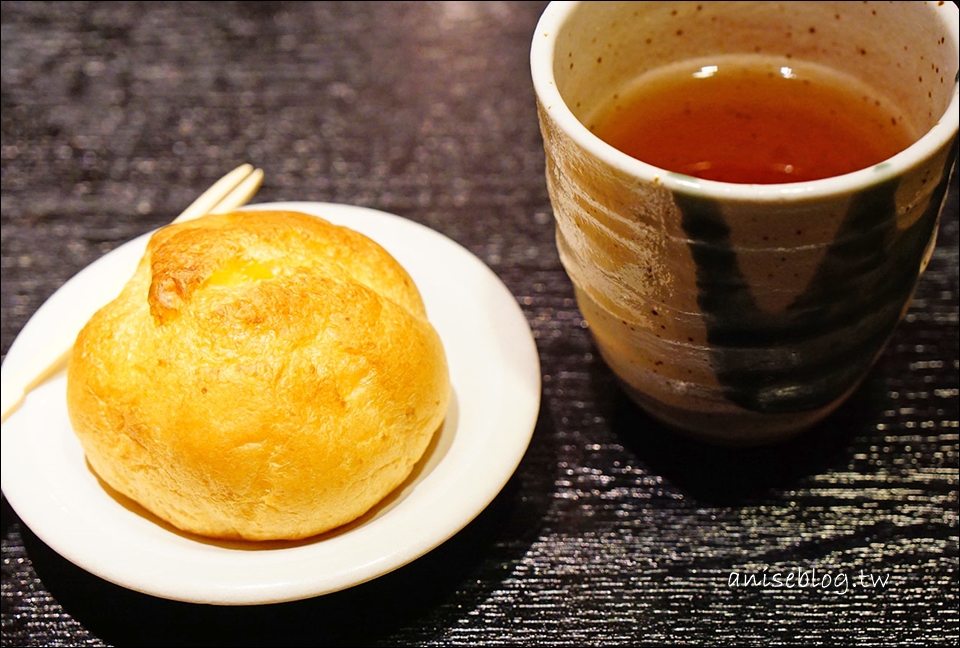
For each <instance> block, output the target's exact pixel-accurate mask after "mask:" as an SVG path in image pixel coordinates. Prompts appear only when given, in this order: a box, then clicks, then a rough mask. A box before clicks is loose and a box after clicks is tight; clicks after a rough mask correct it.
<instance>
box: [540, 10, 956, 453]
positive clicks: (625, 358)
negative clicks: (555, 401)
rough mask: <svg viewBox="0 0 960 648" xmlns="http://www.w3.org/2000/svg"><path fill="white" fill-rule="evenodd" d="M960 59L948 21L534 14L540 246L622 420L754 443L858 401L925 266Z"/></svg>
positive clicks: (947, 160) (852, 14) (872, 16)
mask: <svg viewBox="0 0 960 648" xmlns="http://www.w3.org/2000/svg"><path fill="white" fill-rule="evenodd" d="M958 46H960V27H958V11H957V6H956V5H955V4H953V3H943V2H939V3H938V2H892V3H889V2H883V3H881V2H864V3H849V2H703V3H697V2H552V3H550V5H548V7H547V9H546V10H545V11H544V13H543V15H542V17H541V19H540V21H539V23H538V26H537V29H536V32H535V34H534V37H533V43H532V47H531V71H532V77H533V83H534V89H535V91H536V95H537V104H538V111H539V119H540V126H541V133H542V136H543V143H544V149H545V153H546V176H547V187H548V191H549V194H550V200H551V203H552V206H553V211H554V216H555V220H556V236H557V246H558V250H559V253H560V258H561V260H562V262H563V265H564V268H565V269H566V271H567V273H568V275H569V276H570V278H571V281H572V283H573V287H574V291H575V295H576V298H577V304H578V306H579V308H580V310H581V312H582V314H583V316H584V318H585V320H586V321H587V323H588V324H589V327H590V330H591V332H592V334H593V337H594V339H595V341H596V345H597V348H598V350H599V352H600V353H601V355H602V357H603V358H604V360H605V362H606V363H607V364H608V365H609V366H610V368H611V369H612V370H613V372H614V374H615V375H616V376H617V378H618V379H619V381H620V383H621V384H622V386H623V388H624V390H625V392H626V393H627V394H628V395H629V396H630V397H631V398H632V399H633V400H634V401H635V402H636V403H638V404H639V405H640V406H641V407H642V408H644V409H645V410H647V411H648V412H649V413H650V414H651V415H653V416H654V417H656V418H658V419H660V420H661V421H663V422H665V423H666V424H668V425H669V426H671V427H674V428H677V429H680V430H684V431H687V432H691V433H694V434H697V435H702V436H705V437H707V438H710V439H714V440H718V441H722V442H731V443H759V442H768V441H771V440H775V439H778V438H782V437H784V436H786V435H789V434H792V433H795V432H797V431H799V430H802V429H804V428H807V427H809V426H811V425H813V424H814V423H816V422H817V421H819V420H821V419H822V418H824V417H825V416H827V415H828V414H829V413H830V412H831V411H833V410H834V409H835V408H836V407H837V406H839V405H840V404H841V403H842V402H843V401H844V400H845V399H846V398H847V397H848V396H849V395H850V394H851V393H852V392H853V391H854V390H855V389H856V388H857V386H858V385H859V384H860V383H861V381H862V380H863V379H864V377H865V376H866V375H867V374H868V372H869V370H870V368H871V366H872V365H873V364H874V363H875V361H876V359H877V358H878V356H879V355H880V353H881V352H882V351H883V349H884V347H885V345H886V343H887V341H888V340H889V338H890V336H891V334H892V332H893V330H894V329H895V327H896V325H897V323H898V322H899V321H900V319H901V318H902V317H903V315H904V314H905V312H906V310H907V309H908V308H909V305H910V301H911V298H912V295H913V292H914V290H915V288H916V285H917V282H918V280H919V277H920V275H921V273H922V271H923V269H924V267H925V266H926V263H927V261H928V260H929V258H930V254H931V253H932V251H933V247H934V242H935V237H936V231H937V225H938V222H939V217H940V212H941V209H942V206H943V201H944V197H945V195H946V191H947V187H948V185H949V179H950V176H951V174H952V173H953V169H954V166H955V162H956V158H957V125H958V117H960V98H958V83H957V75H958V52H960V47H958Z"/></svg>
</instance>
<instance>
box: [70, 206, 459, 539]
mask: <svg viewBox="0 0 960 648" xmlns="http://www.w3.org/2000/svg"><path fill="white" fill-rule="evenodd" d="M449 398H450V382H449V375H448V369H447V364H446V358H445V355H444V350H443V347H442V345H441V341H440V338H439V337H438V335H437V333H436V331H435V330H434V329H433V327H432V326H431V324H430V323H429V322H428V320H427V317H426V312H425V310H424V305H423V302H422V300H421V298H420V294H419V292H418V290H417V288H416V286H415V285H414V282H413V280H412V279H411V277H410V276H409V275H408V274H407V272H406V271H405V270H404V269H403V268H402V267H401V266H400V265H399V263H397V261H396V260H395V259H394V258H393V257H392V256H390V255H389V254H388V253H387V252H386V251H385V250H384V249H383V248H381V247H380V246H379V245H377V244H376V243H374V242H373V241H371V240H370V239H369V238H367V237H365V236H363V235H361V234H359V233H358V232H355V231H353V230H350V229H348V228H345V227H339V226H336V225H332V224H330V223H328V222H327V221H325V220H322V219H320V218H316V217H313V216H309V215H306V214H301V213H296V212H283V211H261V212H255V211H243V212H235V213H230V214H224V215H215V216H206V217H203V218H200V219H197V220H194V221H189V222H185V223H181V224H176V225H170V226H168V227H165V228H163V229H161V230H159V231H157V232H156V233H155V234H154V235H153V236H152V238H151V239H150V242H149V244H148V246H147V250H146V253H145V255H144V257H143V259H142V260H141V261H140V264H139V267H138V268H137V271H136V274H135V275H134V276H133V278H132V279H131V280H130V281H129V283H128V284H127V285H126V286H125V287H124V289H123V291H122V293H121V294H120V296H119V297H118V298H117V299H116V300H115V301H113V302H111V303H110V304H109V305H107V306H105V307H104V308H103V309H101V310H100V311H99V312H98V313H97V314H96V315H94V317H93V318H92V319H91V320H90V321H89V323H87V325H86V326H85V327H84V328H83V330H82V331H81V333H80V335H79V336H78V338H77V341H76V344H75V346H74V350H73V353H72V355H71V358H70V363H69V368H68V373H67V406H68V411H69V414H70V419H71V422H72V423H73V427H74V430H75V431H76V434H77V436H78V437H79V439H80V443H81V444H82V446H83V449H84V452H85V453H86V456H87V459H88V461H89V463H90V465H91V466H92V468H93V469H94V470H95V471H96V473H97V474H98V475H99V476H100V477H101V478H102V479H103V481H105V482H106V483H107V484H108V485H110V486H111V487H113V488H114V489H116V490H117V491H119V492H120V493H122V494H123V495H126V496H128V497H130V498H131V499H133V500H134V501H136V502H138V503H140V504H141V505H142V506H144V507H145V508H147V509H148V510H150V511H152V512H153V513H154V514H156V515H157V516H159V517H160V518H162V519H163V520H166V521H167V522H169V523H170V524H172V525H174V526H176V527H178V528H180V529H183V530H185V531H189V532H192V533H195V534H200V535H203V536H209V537H214V538H223V539H248V540H275V539H299V538H304V537H308V536H311V535H314V534H318V533H321V532H323V531H327V530H329V529H333V528H335V527H337V526H340V525H342V524H345V523H347V522H350V521H351V520H354V519H356V518H357V517H359V516H361V515H362V514H363V513H365V512H366V511H368V510H369V509H370V508H371V507H372V506H374V505H375V504H376V503H377V502H379V501H380V500H381V499H383V498H384V497H385V496H386V495H387V494H388V493H390V491H392V490H393V489H394V488H396V487H397V486H398V485H399V484H400V483H401V482H403V481H404V479H405V478H406V477H407V476H408V475H409V474H410V472H411V470H412V468H413V466H414V464H416V463H417V461H418V460H419V459H420V457H421V455H422V454H423V453H424V451H425V449H426V448H427V446H428V444H429V442H430V440H431V438H432V436H433V435H434V433H435V432H436V431H437V430H438V428H439V426H440V425H441V423H442V421H443V418H444V416H445V413H446V410H447V404H448V401H449Z"/></svg>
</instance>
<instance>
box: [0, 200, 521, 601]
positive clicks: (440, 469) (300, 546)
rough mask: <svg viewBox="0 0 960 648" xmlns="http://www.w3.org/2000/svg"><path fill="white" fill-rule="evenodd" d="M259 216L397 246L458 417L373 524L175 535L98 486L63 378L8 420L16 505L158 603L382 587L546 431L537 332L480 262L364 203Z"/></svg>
mask: <svg viewBox="0 0 960 648" xmlns="http://www.w3.org/2000/svg"><path fill="white" fill-rule="evenodd" d="M247 208H248V209H288V210H295V211H301V212H305V213H309V214H314V215H317V216H322V217H323V218H326V219H327V220H329V221H331V222H334V223H338V224H341V225H347V226H349V227H351V228H353V229H355V230H357V231H359V232H361V233H363V234H366V235H367V236H369V237H370V238H372V239H373V240H375V241H377V242H378V243H380V244H381V245H382V246H383V247H384V248H386V249H387V251H389V252H390V253H391V254H392V255H393V256H394V257H395V258H396V259H397V260H398V261H399V262H400V263H401V264H402V265H403V266H404V267H405V268H406V269H407V271H408V272H409V273H410V275H411V276H412V277H413V279H414V281H415V282H416V283H417V286H418V287H419V289H420V292H421V294H422V296H423V300H424V303H425V304H426V308H427V313H428V316H429V318H430V321H431V322H432V323H433V325H434V327H435V328H436V329H437V332H438V333H439V334H440V338H441V339H442V340H443V344H444V348H445V350H446V352H447V359H448V362H449V366H450V377H451V382H452V385H453V398H452V401H451V407H450V411H449V413H448V416H447V419H446V421H445V423H444V425H443V427H442V429H441V430H440V431H439V432H438V434H437V435H436V437H435V438H434V440H433V442H432V444H431V446H430V448H429V449H428V450H427V453H426V455H425V456H424V458H423V459H422V460H421V461H420V463H419V464H418V465H417V467H416V468H415V470H414V472H413V474H412V475H411V476H410V478H409V479H408V480H407V481H406V482H405V483H404V484H402V485H401V486H400V487H399V488H398V489H397V490H396V491H394V492H393V493H392V494H391V495H389V496H388V497H387V498H386V499H385V500H384V501H383V502H381V503H380V504H379V505H378V506H377V507H376V508H375V509H374V510H372V511H370V512H369V513H368V514H366V515H365V516H363V517H362V518H361V519H359V520H357V521H355V522H353V523H351V524H349V525H347V526H345V527H342V528H340V529H337V530H335V531H332V532H329V533H326V534H323V535H320V536H316V537H314V538H311V539H308V540H305V541H299V542H271V543H262V544H260V543H243V542H218V541H211V540H207V539H203V538H199V537H197V536H192V535H189V534H185V533H181V532H179V531H177V530H176V529H174V528H173V527H171V526H169V525H167V524H166V523H164V522H162V521H160V520H159V519H158V518H156V517H154V516H153V515H151V514H150V513H148V512H147V511H145V510H144V509H142V508H141V507H139V506H138V505H137V504H135V503H133V502H132V501H131V500H129V499H127V498H125V497H123V496H121V495H119V494H117V493H115V492H112V491H111V489H110V488H109V487H107V486H106V485H105V484H104V483H103V482H101V481H100V480H99V479H98V478H97V477H96V475H95V474H94V473H93V472H92V471H91V469H90V467H89V466H88V464H87V463H86V460H85V459H84V456H83V451H82V449H81V448H80V444H79V442H78V441H77V440H76V437H75V436H74V434H73V430H72V429H71V426H70V422H69V418H68V416H67V410H66V396H65V390H66V376H65V373H64V372H61V373H60V374H59V375H57V376H55V377H53V378H52V379H51V380H49V381H48V382H46V383H44V384H43V385H41V386H40V387H38V388H37V389H36V390H34V391H33V392H32V393H30V394H29V395H28V396H27V398H26V399H25V401H24V403H23V405H22V406H21V408H20V409H19V410H18V411H16V412H14V413H13V414H12V415H11V416H10V418H9V419H7V421H6V422H5V423H4V424H3V432H2V447H0V465H2V471H0V475H2V487H3V493H4V495H5V496H6V498H7V500H8V501H9V503H10V505H11V506H12V507H13V509H14V510H15V511H16V512H17V514H18V515H19V516H20V518H21V519H22V520H23V522H24V523H25V524H27V525H28V526H29V527H30V529H31V530H32V531H33V532H34V533H35V534H36V535H37V536H38V537H39V538H40V539H41V540H43V541H44V542H45V543H46V544H47V545H49V546H50V547H51V548H52V549H54V550H55V551H57V552H58V553H59V554H60V555H62V556H63V557H64V558H66V559H68V560H70V561H71V562H73V563H75V564H76V565H78V566H80V567H82V568H83V569H85V570H87V571H89V572H91V573H93V574H95V575H97V576H99V577H101V578H104V579H106V580H108V581H110V582H113V583H116V584H118V585H121V586H124V587H127V588H130V589H132V590H136V591H139V592H144V593H146V594H151V595H154V596H159V597H163V598H169V599H174V600H180V601H187V602H194V603H208V604H220V605H250V604H261V603H276V602H282V601H291V600H297V599H302V598H308V597H311V596H317V595H321V594H326V593H330V592H335V591H338V590H342V589H345V588H348V587H351V586H353V585H357V584H360V583H363V582H366V581H369V580H372V579H374V578H377V577H378V576H382V575H383V574H386V573H388V572H391V571H393V570H395V569H397V568H399V567H401V566H403V565H405V564H407V563H409V562H411V561H413V560H416V559H417V558H419V557H421V556H423V555H424V554H426V553H428V552H429V551H430V550H432V549H434V548H435V547H437V546H438V545H440V544H442V543H443V542H445V541H446V540H448V539H449V538H451V537H452V536H453V535H454V534H456V533H457V532H458V531H459V530H460V529H462V528H463V527H464V526H466V525H467V524H468V523H469V522H470V521H471V520H473V518H474V517H476V516H477V515H478V514H479V513H480V512H481V511H482V510H483V509H484V508H485V507H486V506H487V505H488V504H489V503H490V502H491V501H492V500H493V498H494V497H496V495H497V493H499V492H500V490H501V489H502V488H503V486H504V485H505V484H506V482H507V480H509V478H510V476H511V475H512V474H513V472H514V470H515V469H516V467H517V465H518V464H519V462H520V459H521V458H522V457H523V454H524V452H525V451H526V449H527V446H528V444H529V442H530V438H531V436H532V434H533V429H534V427H535V425H536V420H537V414H538V412H539V406H540V365H539V359H538V356H537V350H536V345H535V343H534V341H533V337H532V335H531V332H530V328H529V325H528V323H527V321H526V318H525V317H524V315H523V312H522V311H521V310H520V307H519V306H518V304H517V302H516V300H515V299H514V297H513V295H512V294H511V293H510V291H509V290H508V289H507V288H506V286H504V285H503V283H502V282H501V281H500V280H499V279H498V278H497V276H496V275H495V274H494V273H493V272H492V271H491V270H490V269H489V268H488V267H487V266H486V265H484V264H483V263H482V262H481V261H480V260H479V259H477V258H476V257H475V256H473V255H472V254H471V253H470V252H469V251H467V250H466V249H464V248H463V247H461V246H460V245H458V244H457V243H455V242H453V241H451V240H450V239H448V238H446V237H444V236H443V235H442V234H440V233H438V232H436V231H434V230H431V229H429V228H427V227H424V226H422V225H420V224H417V223H415V222H413V221H410V220H408V219H404V218H401V217H399V216H395V215H392V214H387V213H384V212H380V211H376V210H372V209H367V208H363V207H354V206H349V205H336V204H328V203H312V202H290V203H268V204H259V205H250V206H248V207H247ZM148 238H149V234H145V235H143V236H140V237H138V238H137V239H134V240H133V241H130V242H129V243H126V244H125V245H123V246H121V247H119V248H118V249H116V250H114V251H113V252H111V253H109V254H107V255H106V256H104V257H103V258H101V259H99V260H98V261H96V262H94V263H93V264H91V265H90V266H88V267H87V268H85V269H84V270H82V271H81V272H80V273H78V274H77V275H76V276H74V277H73V278H72V279H70V281H68V282H67V283H65V284H64V285H63V286H62V287H61V288H60V289H59V290H58V291H57V292H56V293H54V294H53V296H51V297H50V299H49V300H47V302H46V303H44V305H43V306H42V307H41V308H40V309H39V310H38V311H37V313H36V314H35V315H34V316H33V317H32V318H31V319H30V321H29V322H28V323H27V325H26V326H25V327H24V328H23V330H22V331H21V332H20V334H19V335H18V336H17V339H16V340H15V341H14V343H13V345H12V346H11V347H10V351H9V353H8V354H7V356H6V358H5V360H4V363H3V372H4V373H6V372H7V371H13V370H15V369H16V368H17V367H18V366H19V365H20V364H21V363H23V362H24V361H25V359H26V358H28V357H29V356H30V354H31V353H32V352H33V351H34V350H35V349H38V348H41V347H42V345H43V344H44V341H45V340H46V339H49V336H50V335H52V334H53V333H54V332H55V331H56V330H57V328H58V327H59V326H63V324H62V323H63V322H70V321H75V319H76V318H77V317H83V318H84V321H85V319H86V318H88V317H89V315H90V314H92V310H93V309H95V308H96V305H101V304H103V303H106V302H107V301H109V299H110V298H111V297H112V296H114V295H116V294H117V293H119V290H120V288H121V286H122V284H123V283H124V282H125V281H126V280H127V278H129V277H130V276H131V275H132V273H133V270H134V268H135V267H136V264H137V262H138V260H139V259H140V257H141V256H142V254H143V250H144V248H145V246H146V243H147V239H148Z"/></svg>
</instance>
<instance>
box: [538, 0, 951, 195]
mask: <svg viewBox="0 0 960 648" xmlns="http://www.w3.org/2000/svg"><path fill="white" fill-rule="evenodd" d="M581 4H583V2H581V1H580V0H553V1H552V2H550V3H549V4H548V5H547V7H546V8H545V9H544V11H543V13H542V14H541V15H540V19H539V21H538V22H537V27H536V31H535V32H534V36H533V41H532V44H531V47H530V71H531V76H532V79H533V87H534V92H535V93H536V96H537V99H538V101H539V103H540V105H541V107H542V109H543V110H544V111H545V112H546V113H547V114H549V115H550V118H551V119H553V120H554V122H556V124H557V125H558V126H559V127H560V128H561V129H562V130H563V131H564V132H565V133H567V134H568V135H569V136H570V137H571V138H572V139H573V140H575V141H576V142H577V143H578V144H579V145H580V146H582V147H583V148H584V149H586V150H587V151H588V152H589V153H590V154H592V155H593V156H595V157H597V158H598V159H600V160H602V161H604V162H605V163H607V164H609V165H610V166H611V167H613V168H615V169H617V170H619V171H622V172H624V173H627V174H629V175H631V176H634V177H637V178H641V179H643V180H646V181H648V182H651V183H655V184H659V185H661V186H663V187H665V188H667V189H669V190H671V191H678V192H681V193H687V194H689V193H696V194H697V195H698V196H703V197H708V198H718V199H723V200H738V201H743V202H777V201H783V200H786V199H789V200H791V201H796V200H806V199H820V198H824V197H830V196H836V195H840V194H848V193H850V192H851V191H856V190H857V189H861V188H866V187H870V186H875V185H877V184H879V183H882V182H885V181H887V180H890V179H891V178H895V177H898V176H900V175H902V174H903V173H904V172H905V171H907V170H909V169H911V168H913V167H915V166H918V165H920V164H922V163H923V161H924V160H927V159H929V158H930V157H931V156H933V155H935V154H936V152H937V151H938V150H940V149H942V148H945V147H948V146H950V144H951V142H952V140H953V139H956V138H957V133H958V125H960V80H958V79H960V73H958V74H956V75H955V76H954V82H953V96H952V97H951V99H950V103H949V105H948V106H947V109H946V110H945V111H944V113H943V114H942V115H941V116H940V118H939V119H938V120H937V123H936V124H934V125H933V126H932V127H931V128H930V129H928V130H927V131H926V132H925V133H924V134H923V135H922V136H921V137H920V138H919V139H918V140H917V141H915V142H914V143H913V144H911V145H910V146H908V147H907V148H906V149H904V150H903V151H900V152H899V153H897V154H895V155H893V156H892V157H889V158H887V159H886V160H883V161H882V162H879V163H877V164H875V165H872V166H870V167H866V168H864V169H859V170H857V171H851V172H850V173H845V174H842V175H838V176H832V177H829V178H822V179H820V180H808V181H805V182H791V183H782V184H747V183H732V182H720V181H716V180H704V179H701V178H696V177H693V176H687V175H683V174H679V173H676V172H672V171H668V170H666V169H663V168H660V167H657V166H654V165H652V164H649V163H647V162H643V161H641V160H638V159H637V158H634V157H632V156H630V155H627V154H626V153H623V152H622V151H620V150H618V149H616V148H614V147H613V146H611V145H610V144H607V143H606V142H604V141H603V140H602V139H600V138H599V137H597V136H596V135H594V134H593V133H592V132H591V131H590V129H588V128H587V127H586V126H584V125H583V123H582V122H581V121H580V120H579V119H577V117H576V116H575V115H574V114H573V112H572V111H571V110H570V108H569V106H567V103H566V101H565V100H564V99H563V96H562V95H561V94H560V91H559V90H558V89H557V84H556V81H555V77H554V65H553V59H554V52H555V50H556V37H557V33H558V32H559V31H560V28H561V27H562V26H563V24H564V23H565V22H566V21H567V19H568V18H569V17H570V15H571V14H572V13H573V12H574V11H575V10H576V9H577V8H578V7H579V6H580V5H581ZM925 4H928V5H932V6H931V9H933V10H934V11H935V12H937V14H938V18H939V20H940V22H941V23H942V24H943V25H944V26H945V27H946V30H947V32H948V34H949V36H950V37H951V38H952V40H953V46H954V49H955V50H956V51H960V9H958V7H957V4H956V3H954V2H946V3H943V2H940V3H936V2H927V3H925Z"/></svg>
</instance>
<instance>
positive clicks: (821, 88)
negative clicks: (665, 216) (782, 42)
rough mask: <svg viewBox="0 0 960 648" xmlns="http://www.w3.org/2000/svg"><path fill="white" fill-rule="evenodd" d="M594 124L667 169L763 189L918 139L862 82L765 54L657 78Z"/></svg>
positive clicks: (677, 68)
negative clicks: (765, 185)
mask: <svg viewBox="0 0 960 648" xmlns="http://www.w3.org/2000/svg"><path fill="white" fill-rule="evenodd" d="M588 125H589V126H590V129H591V130H592V131H593V132H594V133H595V134H596V135H597V136H598V137H600V138H601V139H603V140H604V141H606V142H607V143H608V144H610V145H612V146H614V147H616V148H617V149H620V150H621V151H623V152H624V153H627V154H628V155H630V156H632V157H635V158H637V159H639V160H642V161H644V162H647V163H649V164H652V165H654V166H657V167H660V168H663V169H666V170H668V171H674V172H677V173H683V174H686V175H690V176H695V177H699V178H704V179H707V180H718V181H721V182H736V183H756V184H773V183H788V182H803V181H807V180H818V179H821V178H827V177H831V176H836V175H841V174H844V173H849V172H852V171H857V170H859V169H863V168H866V167H869V166H872V165H874V164H877V163H878V162H882V161H883V160H885V159H887V158H889V157H891V156H892V155H895V154H896V153H899V152H900V151H902V150H903V149H905V148H907V147H908V146H909V145H910V144H912V143H913V142H914V141H915V139H916V133H915V132H914V129H913V128H912V127H911V125H910V124H909V123H907V122H906V120H905V119H904V117H903V115H902V113H901V112H900V111H899V110H898V109H897V108H896V106H894V105H893V104H892V103H891V102H889V101H887V100H885V99H883V98H880V97H879V96H878V95H877V94H876V93H875V92H873V91H872V90H871V89H870V88H869V87H868V86H866V85H865V84H864V83H863V82H861V81H858V80H856V79H854V78H852V77H848V76H845V75H841V74H840V73H839V72H835V71H833V70H831V69H828V68H824V67H822V66H818V65H813V64H807V63H802V62H798V61H794V60H792V59H787V58H770V57H763V56H737V57H730V56H727V57H720V58H717V59H713V60H704V61H698V62H696V63H684V64H677V65H674V66H671V67H669V68H664V69H662V70H658V71H654V72H652V73H649V74H647V75H644V76H643V77H641V78H640V79H638V81H637V83H636V85H635V86H633V87H632V88H630V89H628V90H626V91H624V92H621V93H620V94H618V95H616V96H614V97H613V99H612V101H611V102H610V103H609V104H608V105H607V106H605V107H603V108H601V110H599V111H598V112H597V114H596V116H595V117H594V118H593V119H592V120H590V122H588Z"/></svg>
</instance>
